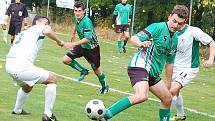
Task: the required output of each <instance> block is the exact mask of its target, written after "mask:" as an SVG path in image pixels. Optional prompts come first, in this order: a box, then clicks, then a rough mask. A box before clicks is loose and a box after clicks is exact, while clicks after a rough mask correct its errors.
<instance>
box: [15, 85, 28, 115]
mask: <svg viewBox="0 0 215 121" xmlns="http://www.w3.org/2000/svg"><path fill="white" fill-rule="evenodd" d="M27 97H28V93H25V92H24V91H23V90H22V88H20V89H19V91H18V93H17V97H16V104H15V107H14V109H13V111H14V112H15V113H21V112H22V107H23V104H24V103H25V101H26V99H27Z"/></svg>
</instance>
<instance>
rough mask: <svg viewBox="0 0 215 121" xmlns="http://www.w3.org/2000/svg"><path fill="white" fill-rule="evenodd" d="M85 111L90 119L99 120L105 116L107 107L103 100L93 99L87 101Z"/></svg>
mask: <svg viewBox="0 0 215 121" xmlns="http://www.w3.org/2000/svg"><path fill="white" fill-rule="evenodd" d="M85 112H86V113H87V116H88V117H89V118H90V119H92V120H99V119H101V118H103V117H104V116H105V113H106V108H105V106H104V104H103V102H102V101H101V100H98V99H93V100H90V101H89V102H88V103H87V105H86V107H85Z"/></svg>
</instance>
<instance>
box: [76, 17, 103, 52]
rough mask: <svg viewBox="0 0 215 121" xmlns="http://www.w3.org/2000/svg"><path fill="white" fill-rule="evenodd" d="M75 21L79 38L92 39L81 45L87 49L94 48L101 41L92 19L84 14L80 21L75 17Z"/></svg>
mask: <svg viewBox="0 0 215 121" xmlns="http://www.w3.org/2000/svg"><path fill="white" fill-rule="evenodd" d="M74 22H75V24H76V31H77V33H78V36H79V39H80V40H81V39H83V38H86V39H88V40H90V41H89V42H88V43H85V44H81V47H82V48H85V49H94V48H95V47H96V46H97V45H98V44H99V43H98V40H97V37H96V33H95V29H94V27H93V24H92V21H91V20H90V19H89V18H88V17H87V16H84V17H83V18H82V19H81V20H80V21H78V20H77V18H76V17H75V18H74Z"/></svg>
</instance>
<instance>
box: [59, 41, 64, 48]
mask: <svg viewBox="0 0 215 121" xmlns="http://www.w3.org/2000/svg"><path fill="white" fill-rule="evenodd" d="M57 44H58V45H59V46H61V47H64V45H65V42H64V41H59V42H57Z"/></svg>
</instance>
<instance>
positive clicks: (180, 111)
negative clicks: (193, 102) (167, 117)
mask: <svg viewBox="0 0 215 121" xmlns="http://www.w3.org/2000/svg"><path fill="white" fill-rule="evenodd" d="M176 108H177V116H185V112H184V103H183V98H182V95H181V94H179V96H178V98H177V103H176Z"/></svg>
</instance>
